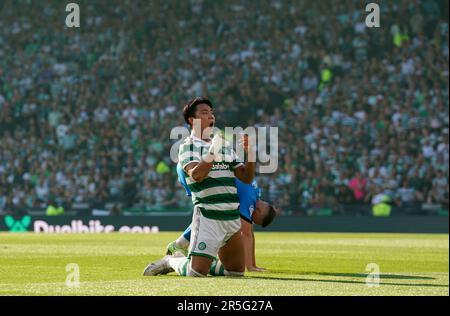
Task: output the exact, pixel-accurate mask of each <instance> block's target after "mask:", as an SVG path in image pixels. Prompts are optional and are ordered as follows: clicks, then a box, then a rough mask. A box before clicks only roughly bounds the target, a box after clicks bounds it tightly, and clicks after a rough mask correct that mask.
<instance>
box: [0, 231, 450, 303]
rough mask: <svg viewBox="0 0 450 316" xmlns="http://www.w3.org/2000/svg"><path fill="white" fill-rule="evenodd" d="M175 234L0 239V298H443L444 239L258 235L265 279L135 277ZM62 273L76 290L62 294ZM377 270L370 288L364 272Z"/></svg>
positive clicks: (6, 235)
mask: <svg viewBox="0 0 450 316" xmlns="http://www.w3.org/2000/svg"><path fill="white" fill-rule="evenodd" d="M178 234H179V233H159V234H151V235H133V234H119V233H112V234H98V235H96V234H85V235H62V234H60V235H36V234H32V233H25V234H11V233H2V234H0V295H180V296H186V295H215V296H216V295H217V296H227V295H233V296H234V295H242V296H250V295H295V296H298V295H358V296H359V295H449V278H448V269H449V236H448V235H445V234H444V235H426V234H315V233H268V232H265V233H256V260H257V264H258V265H259V266H262V267H265V268H268V269H269V271H268V272H265V273H247V274H246V277H245V278H227V277H208V278H205V279H192V278H184V277H179V276H177V275H175V274H174V273H171V274H169V275H167V276H158V277H143V276H142V271H143V269H144V268H145V266H146V265H147V264H148V263H149V262H151V261H154V260H157V259H160V258H161V257H162V256H163V254H164V250H165V246H166V244H167V243H168V242H169V241H171V240H173V239H175V238H176V237H177V236H178ZM69 263H76V264H77V265H78V266H79V273H80V286H79V287H78V288H77V287H68V286H66V279H67V277H68V275H69V273H70V271H69V272H66V266H67V265H68V264H69ZM370 263H375V264H377V265H378V266H379V268H380V285H379V287H369V286H368V285H367V284H366V278H367V275H368V273H369V271H366V267H367V265H368V264H370Z"/></svg>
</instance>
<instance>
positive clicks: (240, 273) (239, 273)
mask: <svg viewBox="0 0 450 316" xmlns="http://www.w3.org/2000/svg"><path fill="white" fill-rule="evenodd" d="M225 274H226V275H227V276H232V277H243V276H244V271H226V273H225Z"/></svg>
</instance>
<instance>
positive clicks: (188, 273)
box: [187, 268, 207, 278]
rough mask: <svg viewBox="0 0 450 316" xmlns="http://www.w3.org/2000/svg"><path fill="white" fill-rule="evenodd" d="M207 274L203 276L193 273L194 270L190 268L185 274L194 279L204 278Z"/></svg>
mask: <svg viewBox="0 0 450 316" xmlns="http://www.w3.org/2000/svg"><path fill="white" fill-rule="evenodd" d="M206 275H207V274H203V273H200V272H197V271H195V270H194V269H192V268H190V269H189V270H188V272H187V276H189V277H195V278H204V277H206Z"/></svg>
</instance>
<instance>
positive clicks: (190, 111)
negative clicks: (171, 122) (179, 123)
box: [183, 97, 213, 125]
mask: <svg viewBox="0 0 450 316" xmlns="http://www.w3.org/2000/svg"><path fill="white" fill-rule="evenodd" d="M199 104H206V105H209V107H210V108H211V109H212V108H213V105H212V103H211V101H210V100H209V99H208V98H206V97H197V98H195V99H193V100H191V101H190V102H189V103H188V104H186V105H185V106H184V108H183V116H184V121H185V122H186V123H187V124H189V125H191V124H190V123H189V118H190V117H195V111H196V110H197V105H199Z"/></svg>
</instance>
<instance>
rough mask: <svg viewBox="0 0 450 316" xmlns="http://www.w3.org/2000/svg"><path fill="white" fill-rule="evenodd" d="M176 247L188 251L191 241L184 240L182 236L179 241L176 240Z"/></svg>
mask: <svg viewBox="0 0 450 316" xmlns="http://www.w3.org/2000/svg"><path fill="white" fill-rule="evenodd" d="M175 246H176V247H177V248H181V249H187V248H189V240H187V239H186V238H184V236H183V235H181V236H180V237H178V239H177V240H175Z"/></svg>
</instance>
